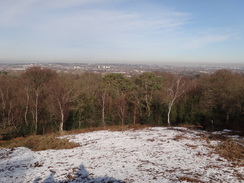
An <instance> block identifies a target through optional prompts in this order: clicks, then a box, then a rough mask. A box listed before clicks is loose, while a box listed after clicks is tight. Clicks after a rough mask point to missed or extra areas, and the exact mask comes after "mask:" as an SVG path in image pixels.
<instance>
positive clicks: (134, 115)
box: [133, 104, 137, 125]
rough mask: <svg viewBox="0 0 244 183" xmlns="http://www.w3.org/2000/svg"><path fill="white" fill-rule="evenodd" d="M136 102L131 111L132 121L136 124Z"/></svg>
mask: <svg viewBox="0 0 244 183" xmlns="http://www.w3.org/2000/svg"><path fill="white" fill-rule="evenodd" d="M136 114H137V113H136V104H134V111H133V123H134V125H135V124H136Z"/></svg>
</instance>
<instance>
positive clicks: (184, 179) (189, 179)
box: [179, 177, 203, 183]
mask: <svg viewBox="0 0 244 183" xmlns="http://www.w3.org/2000/svg"><path fill="white" fill-rule="evenodd" d="M179 180H180V181H186V182H198V183H203V181H201V180H199V179H195V178H190V177H180V178H179Z"/></svg>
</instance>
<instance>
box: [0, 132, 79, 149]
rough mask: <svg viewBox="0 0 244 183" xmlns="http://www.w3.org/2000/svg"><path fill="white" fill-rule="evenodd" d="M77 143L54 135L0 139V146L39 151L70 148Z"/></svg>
mask: <svg viewBox="0 0 244 183" xmlns="http://www.w3.org/2000/svg"><path fill="white" fill-rule="evenodd" d="M78 146H79V145H78V144H76V143H74V142H69V141H68V140H67V139H59V138H56V136H55V135H47V136H41V135H35V136H29V137H25V138H24V137H19V138H16V139H12V140H8V141H1V142H0V148H1V147H3V148H14V147H27V148H30V149H31V150H33V151H41V150H47V149H71V148H74V147H78Z"/></svg>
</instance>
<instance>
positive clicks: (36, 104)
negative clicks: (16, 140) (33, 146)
mask: <svg viewBox="0 0 244 183" xmlns="http://www.w3.org/2000/svg"><path fill="white" fill-rule="evenodd" d="M38 99H39V94H38V92H37V91H36V101H35V134H37V124H38Z"/></svg>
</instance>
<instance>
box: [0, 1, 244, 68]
mask: <svg viewBox="0 0 244 183" xmlns="http://www.w3.org/2000/svg"><path fill="white" fill-rule="evenodd" d="M243 7H244V1H243V0H0V62H2V63H3V62H16V63H18V62H66V63H69V62H70V63H75V62H82V63H84V62H86V63H89V62H111V63H169V62H172V63H173V62H175V63H178V62H179V63H180V62H181V63H184V62H187V63H189V62H192V63H213V62H214V63H215V62H216V63H244V21H243V18H244V11H243Z"/></svg>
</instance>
